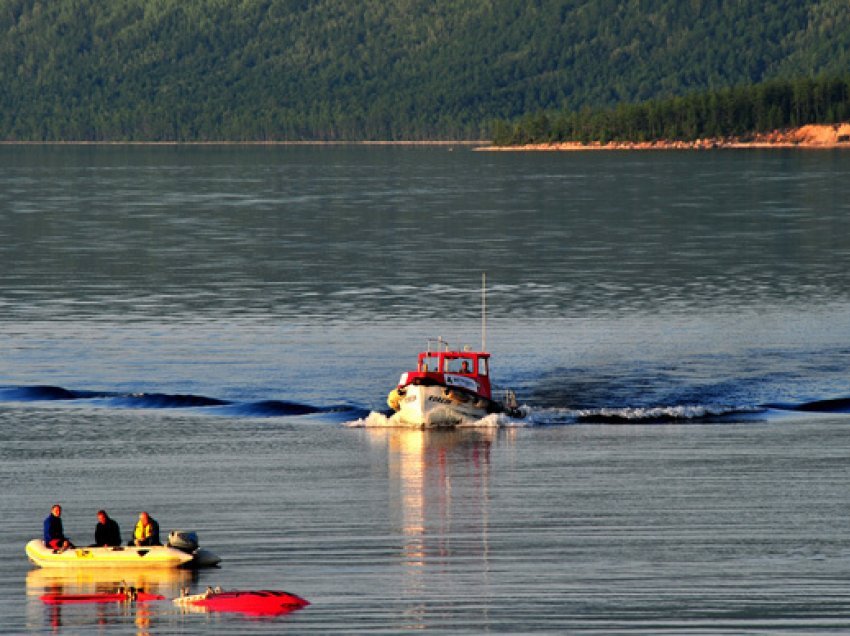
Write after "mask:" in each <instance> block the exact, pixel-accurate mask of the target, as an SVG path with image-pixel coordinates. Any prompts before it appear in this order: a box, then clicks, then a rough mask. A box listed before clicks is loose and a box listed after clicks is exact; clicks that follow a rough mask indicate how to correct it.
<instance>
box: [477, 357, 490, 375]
mask: <svg viewBox="0 0 850 636" xmlns="http://www.w3.org/2000/svg"><path fill="white" fill-rule="evenodd" d="M489 366H490V365H489V360H487V358H478V375H488V367H489Z"/></svg>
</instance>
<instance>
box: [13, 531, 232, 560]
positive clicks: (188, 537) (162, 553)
mask: <svg viewBox="0 0 850 636" xmlns="http://www.w3.org/2000/svg"><path fill="white" fill-rule="evenodd" d="M26 553H27V557H29V560H30V561H31V562H32V563H33V564H35V565H37V566H39V567H42V568H150V569H154V568H179V567H186V568H192V567H210V566H214V565H218V563H219V562H220V561H221V558H220V557H219V556H218V555H216V554H214V553H213V552H211V551H209V550H205V549H202V548H199V547H198V544H197V535H196V534H195V533H194V532H188V533H187V532H180V531H173V532H172V533H171V534H170V535H169V541H168V543H167V544H166V545H151V546H114V547H86V548H82V547H73V548H68V549H66V550H54V549H53V548H51V547H49V546H47V545H46V544H45V543H44V541H42V540H41V539H33V540H32V541H30V542H29V543H27V545H26Z"/></svg>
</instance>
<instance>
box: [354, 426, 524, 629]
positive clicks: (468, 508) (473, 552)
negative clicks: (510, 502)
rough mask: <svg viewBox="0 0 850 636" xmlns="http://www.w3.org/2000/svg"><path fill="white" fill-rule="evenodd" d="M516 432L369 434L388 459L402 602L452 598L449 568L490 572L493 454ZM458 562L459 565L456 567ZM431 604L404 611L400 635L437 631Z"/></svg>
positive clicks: (458, 430) (401, 430)
mask: <svg viewBox="0 0 850 636" xmlns="http://www.w3.org/2000/svg"><path fill="white" fill-rule="evenodd" d="M516 431H517V429H512V428H509V429H499V428H496V427H474V428H464V427H460V428H451V429H436V430H419V429H413V428H410V427H407V428H402V427H396V428H390V427H373V428H364V429H362V434H363V435H364V436H365V437H367V438H368V440H369V442H370V444H371V445H372V446H373V447H374V448H375V449H379V448H380V449H382V450H384V451H385V452H386V456H387V477H388V480H387V487H388V492H387V501H388V510H387V516H388V519H389V520H390V527H391V529H392V532H394V533H396V534H397V536H394V537H393V539H394V541H396V542H397V543H398V546H399V548H398V550H397V554H396V559H397V563H398V565H399V579H398V582H397V584H396V585H397V586H398V587H399V589H400V590H402V592H401V597H402V598H409V599H427V598H432V597H433V596H434V595H440V594H445V592H446V589H447V588H446V587H445V585H446V582H447V578H446V576H447V572H449V571H450V572H452V573H453V574H452V575H451V576H450V577H449V578H450V579H451V583H450V586H451V584H453V583H454V574H457V572H458V570H454V569H451V568H450V567H448V566H447V564H448V563H462V564H463V565H462V566H461V567H463V568H467V567H468V568H470V569H472V570H482V571H487V570H488V569H489V564H488V560H489V558H490V556H489V555H490V547H489V535H490V529H489V516H490V513H489V508H490V505H491V501H490V494H489V483H490V479H491V452H492V450H493V448H494V447H495V446H496V444H497V440H503V441H504V440H510V439H511V438H512V436H513V435H515V434H516ZM454 559H459V560H458V561H454ZM428 614H429V611H428V609H427V604H426V603H425V602H424V601H422V602H413V603H412V604H411V605H410V606H408V607H406V608H405V609H404V613H403V623H400V626H401V631H405V632H410V633H412V632H414V631H419V630H423V629H428V628H431V627H433V625H431V624H429V623H428V621H427V620H426V616H427V615H428Z"/></svg>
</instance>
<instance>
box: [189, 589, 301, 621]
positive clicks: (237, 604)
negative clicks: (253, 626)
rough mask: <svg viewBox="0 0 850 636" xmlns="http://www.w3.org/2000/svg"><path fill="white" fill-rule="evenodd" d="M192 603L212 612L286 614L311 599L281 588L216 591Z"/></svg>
mask: <svg viewBox="0 0 850 636" xmlns="http://www.w3.org/2000/svg"><path fill="white" fill-rule="evenodd" d="M190 604H191V605H194V606H195V607H203V608H206V609H207V610H209V611H211V612H240V613H242V614H251V615H253V616H274V615H279V614H286V613H289V612H292V611H294V610H297V609H301V608H302V607H306V606H307V605H309V604H310V602H309V601H307V600H305V599H303V598H301V597H300V596H297V595H295V594H290V593H289V592H283V591H279V590H233V591H228V592H215V593H213V594H209V595H208V596H207V597H206V598H200V599H197V600H191V601H190Z"/></svg>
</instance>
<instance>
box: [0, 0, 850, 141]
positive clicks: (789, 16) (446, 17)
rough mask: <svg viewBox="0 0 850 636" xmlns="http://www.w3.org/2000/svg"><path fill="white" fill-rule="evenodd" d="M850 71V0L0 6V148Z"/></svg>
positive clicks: (460, 132)
mask: <svg viewBox="0 0 850 636" xmlns="http://www.w3.org/2000/svg"><path fill="white" fill-rule="evenodd" d="M849 62H850V11H848V10H847V5H846V0H796V1H795V0H763V1H762V2H737V1H723V0H686V1H680V0H628V1H615V0H536V1H535V0H436V1H435V0H360V1H359V2H346V1H343V0H243V1H241V2H237V1H236V0H109V1H108V2H102V1H100V0H0V138H2V139H27V140H42V139H45V140H67V139H79V140H113V139H114V140H124V139H132V140H140V139H144V140H171V139H178V140H217V139H232V140H277V139H459V138H473V139H474V138H482V137H487V136H489V135H490V133H491V131H490V122H492V121H493V120H494V119H513V118H516V117H519V116H521V115H523V114H525V113H529V112H538V111H541V110H547V109H548V110H551V109H566V110H578V109H580V108H582V107H585V106H591V107H611V106H614V105H616V104H618V103H621V102H634V101H639V100H645V99H653V98H664V97H670V96H674V95H682V94H686V93H689V92H692V91H695V90H701V89H702V90H704V89H717V88H721V87H725V86H733V85H739V84H748V83H752V82H759V81H762V80H765V79H772V78H788V77H794V78H796V77H813V76H815V75H820V74H824V73H827V74H829V73H831V74H834V75H843V74H844V73H845V72H846V69H848V68H850V65H848V63H849Z"/></svg>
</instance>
